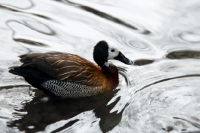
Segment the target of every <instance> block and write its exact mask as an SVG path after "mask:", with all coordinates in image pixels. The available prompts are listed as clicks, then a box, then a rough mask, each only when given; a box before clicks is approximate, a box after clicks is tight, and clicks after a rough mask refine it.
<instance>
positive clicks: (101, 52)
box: [93, 41, 108, 67]
mask: <svg viewBox="0 0 200 133" xmlns="http://www.w3.org/2000/svg"><path fill="white" fill-rule="evenodd" d="M93 58H94V61H95V62H96V63H97V64H98V65H99V66H101V67H103V65H104V63H105V62H107V61H108V44H107V42H106V41H100V42H98V43H97V45H96V46H95V47H94V52H93Z"/></svg>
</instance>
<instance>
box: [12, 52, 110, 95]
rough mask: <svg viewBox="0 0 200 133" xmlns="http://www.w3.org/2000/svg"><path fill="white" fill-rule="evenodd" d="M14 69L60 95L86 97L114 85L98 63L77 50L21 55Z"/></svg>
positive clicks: (39, 85)
mask: <svg viewBox="0 0 200 133" xmlns="http://www.w3.org/2000/svg"><path fill="white" fill-rule="evenodd" d="M20 58H21V59H20V61H21V62H22V63H23V64H22V65H21V66H20V67H15V68H13V69H11V70H10V72H11V73H13V74H16V75H20V76H23V77H24V78H25V80H26V81H27V82H29V83H30V84H31V85H33V86H34V87H37V88H38V89H40V90H43V91H44V92H45V93H49V94H52V95H55V96H58V97H62V98H64V97H74V98H75V97H85V96H91V95H96V94H98V93H102V92H104V91H106V90H108V89H110V83H109V80H108V79H107V77H106V76H105V75H104V74H103V73H102V71H101V68H100V67H99V66H97V65H95V64H94V63H92V62H90V61H88V60H86V59H84V58H82V57H80V56H78V55H74V54H69V53H60V52H48V53H32V54H26V55H22V56H20Z"/></svg>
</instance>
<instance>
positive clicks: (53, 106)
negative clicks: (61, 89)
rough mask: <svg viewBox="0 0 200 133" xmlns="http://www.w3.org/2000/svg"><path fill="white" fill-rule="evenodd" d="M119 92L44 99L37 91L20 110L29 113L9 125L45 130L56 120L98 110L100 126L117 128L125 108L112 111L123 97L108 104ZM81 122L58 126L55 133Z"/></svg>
mask: <svg viewBox="0 0 200 133" xmlns="http://www.w3.org/2000/svg"><path fill="white" fill-rule="evenodd" d="M116 93H117V90H115V91H109V92H106V93H104V94H101V95H97V96H92V97H85V98H78V99H62V100H49V101H47V102H41V101H40V98H41V97H43V96H44V95H43V94H41V92H39V91H37V90H36V95H37V96H36V97H35V98H34V99H33V100H32V101H31V102H29V103H26V104H25V106H24V109H21V110H18V111H20V112H25V111H26V112H27V114H26V115H24V116H22V118H21V119H20V120H15V121H11V122H9V123H8V126H10V127H17V128H18V129H19V130H20V131H25V132H29V133H30V132H37V131H44V129H45V128H46V127H47V126H48V125H50V124H52V123H55V122H57V121H60V120H67V119H70V118H72V117H74V116H76V115H78V114H79V113H81V112H84V111H89V110H94V113H95V115H96V117H97V118H100V122H99V126H100V128H101V130H102V132H107V131H110V130H111V129H113V128H114V127H115V126H116V125H117V124H118V123H119V122H120V120H121V117H122V112H123V111H121V112H120V113H116V112H113V113H110V110H111V109H112V108H113V107H114V106H115V105H116V104H117V102H118V101H119V99H120V98H118V100H116V101H115V102H113V103H112V104H110V105H107V104H108V102H109V101H110V100H111V99H112V98H113V96H114V95H115V94H116ZM77 121H78V120H74V121H71V122H69V123H67V124H66V125H64V126H63V127H57V128H56V127H55V130H54V132H58V131H62V130H63V129H65V128H67V127H69V126H71V125H73V124H74V123H76V122H77Z"/></svg>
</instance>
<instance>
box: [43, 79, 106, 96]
mask: <svg viewBox="0 0 200 133" xmlns="http://www.w3.org/2000/svg"><path fill="white" fill-rule="evenodd" d="M42 86H43V87H44V88H46V89H47V90H49V91H51V92H53V93H54V94H55V95H57V96H60V97H62V98H66V97H68V98H77V97H86V96H91V95H97V94H99V93H102V92H103V88H102V87H94V88H91V87H88V86H86V85H82V84H80V83H75V82H69V81H62V80H48V81H46V82H44V83H43V84H42Z"/></svg>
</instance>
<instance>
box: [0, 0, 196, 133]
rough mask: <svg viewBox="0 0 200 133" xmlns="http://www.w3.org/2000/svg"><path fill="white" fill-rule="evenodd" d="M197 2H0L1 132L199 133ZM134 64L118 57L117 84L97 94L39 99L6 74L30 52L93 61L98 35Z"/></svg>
mask: <svg viewBox="0 0 200 133" xmlns="http://www.w3.org/2000/svg"><path fill="white" fill-rule="evenodd" d="M199 7H200V2H199V1H198V0H191V1H190V0H181V1H179V0H177V1H175V0H167V1H166V0H152V1H149V0H141V1H136V0H135V1H131V0H117V1H114V0H109V1H100V0H82V1H78V0H42V1H41V0H17V1H16V0H0V16H1V20H0V33H1V34H0V42H1V43H0V47H1V49H0V57H1V58H0V107H1V108H0V129H1V132H13V133H15V132H28V133H29V132H33V133H34V132H61V133H66V132H69V133H86V132H90V133H101V132H110V133H133V132H134V133H167V132H170V133H180V132H183V133H197V132H200V87H199V86H200V82H199V81H200V60H199V58H200V32H199V29H200V24H199V21H200V15H199V12H200V8H199ZM102 39H105V40H111V41H113V42H115V43H117V44H118V45H119V47H120V49H121V51H123V53H124V54H125V55H127V57H129V58H130V59H132V60H133V61H134V65H133V66H127V65H124V64H122V63H119V62H117V61H112V62H114V63H115V64H116V65H117V66H119V70H120V85H119V86H118V88H117V89H116V90H114V91H110V92H107V93H105V94H102V95H98V96H94V97H87V98H80V99H64V100H59V101H47V102H41V101H40V99H41V98H43V97H45V95H44V94H43V93H41V92H40V91H38V90H37V89H35V88H32V87H30V86H29V85H28V84H27V83H26V82H24V80H23V78H20V77H17V76H13V75H11V74H9V73H8V67H10V66H14V65H19V64H20V63H19V62H18V56H19V55H21V54H25V53H29V52H46V51H61V52H70V53H74V54H78V55H81V56H82V57H85V58H87V59H89V60H91V61H93V58H92V51H93V46H94V45H95V44H96V43H97V42H98V41H99V40H102Z"/></svg>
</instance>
